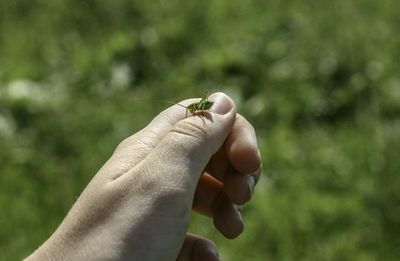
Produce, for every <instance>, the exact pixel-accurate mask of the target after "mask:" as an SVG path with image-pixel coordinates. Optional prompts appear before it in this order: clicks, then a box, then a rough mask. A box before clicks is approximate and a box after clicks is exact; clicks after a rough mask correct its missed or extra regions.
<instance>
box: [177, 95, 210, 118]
mask: <svg viewBox="0 0 400 261" xmlns="http://www.w3.org/2000/svg"><path fill="white" fill-rule="evenodd" d="M208 96H209V95H208V94H206V95H205V96H204V97H203V98H201V100H200V101H199V102H194V103H192V104H189V105H188V106H184V105H182V104H179V103H177V105H179V106H181V107H183V108H185V109H186V117H187V113H188V112H190V113H191V114H192V116H194V115H195V114H196V112H199V111H206V110H209V109H210V108H211V106H213V104H214V102H213V101H209V100H208Z"/></svg>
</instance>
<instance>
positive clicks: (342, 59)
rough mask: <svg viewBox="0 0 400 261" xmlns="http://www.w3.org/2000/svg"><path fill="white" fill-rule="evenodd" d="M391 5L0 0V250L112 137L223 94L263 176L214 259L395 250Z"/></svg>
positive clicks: (209, 232) (57, 204)
mask: <svg viewBox="0 0 400 261" xmlns="http://www.w3.org/2000/svg"><path fill="white" fill-rule="evenodd" d="M399 10H400V4H399V2H398V1H396V0H381V1H374V0H364V1H351V0H337V1H328V0H319V1H307V0H303V1H278V0H269V1H261V0H259V1H249V0H203V1H179V0H160V1H137V0H129V1H128V0H114V1H109V0H97V1H95V0H86V1H77V0H69V1H68V0H52V1H48V0H38V1H23V0H14V1H9V0H0V259H1V260H18V259H21V258H23V257H24V256H26V255H28V254H29V253H31V252H32V251H33V250H34V249H35V248H37V247H38V246H39V245H40V243H42V242H43V241H44V240H45V239H46V238H47V237H48V236H49V235H50V234H51V233H52V232H53V231H54V230H55V228H56V227H57V225H58V224H59V223H60V222H61V220H62V218H63V217H64V216H65V214H66V213H67V211H68V210H69V208H70V207H71V206H72V204H73V203H74V201H75V200H76V198H77V197H78V195H79V194H80V192H81V191H82V190H83V188H84V187H85V186H86V184H87V183H88V182H89V180H90V179H91V177H92V176H93V175H94V174H95V173H96V172H97V170H98V169H99V168H100V167H101V165H102V164H103V163H104V162H105V161H106V159H107V158H108V157H109V156H110V155H111V153H112V152H113V150H114V148H115V147H116V146H117V144H118V143H119V141H121V140H122V139H123V138H125V137H127V136H129V135H130V134H132V133H134V132H136V131H137V130H139V129H141V128H142V127H144V126H145V125H146V123H148V122H149V121H150V120H151V119H152V118H153V117H154V116H155V115H156V114H157V113H158V112H159V111H161V110H162V109H163V108H165V107H166V106H168V105H166V104H164V103H161V102H159V100H170V101H174V102H176V101H179V100H180V99H184V98H188V97H199V96H202V95H203V94H204V92H205V91H207V90H208V91H215V90H219V91H225V92H227V93H228V94H230V95H231V96H232V97H233V98H234V99H235V102H236V103H237V106H238V110H239V111H240V113H242V114H243V115H245V117H247V118H248V119H249V120H250V121H251V122H252V123H253V124H254V126H255V128H256V130H257V135H258V138H259V144H260V147H261V153H262V156H263V166H264V175H263V177H262V178H261V180H260V182H259V184H258V188H257V191H256V192H255V196H254V200H253V201H252V202H251V203H250V204H247V205H246V206H245V207H244V211H243V212H244V213H243V215H244V217H245V232H244V234H242V235H241V236H240V237H239V238H238V239H236V240H227V239H224V238H223V237H222V236H220V235H219V234H218V233H217V232H216V230H215V229H214V228H213V226H212V222H211V221H210V220H208V219H206V218H204V217H201V216H199V215H194V216H193V222H192V224H191V231H192V232H195V233H199V234H201V235H203V236H207V237H210V238H212V239H213V240H214V241H215V242H216V244H217V245H218V247H219V249H220V255H221V257H222V259H223V260H234V261H236V260H400V193H399V190H400V178H399V175H400V74H399V71H400V70H399V69H400V65H399V64H400V62H399V61H400V51H399V50H400V49H399V46H400V16H399V12H398V11H399Z"/></svg>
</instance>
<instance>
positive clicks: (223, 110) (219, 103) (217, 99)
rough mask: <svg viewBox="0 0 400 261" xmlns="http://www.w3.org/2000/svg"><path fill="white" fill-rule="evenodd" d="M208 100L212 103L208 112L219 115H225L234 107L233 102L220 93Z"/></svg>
mask: <svg viewBox="0 0 400 261" xmlns="http://www.w3.org/2000/svg"><path fill="white" fill-rule="evenodd" d="M210 100H211V101H213V102H214V104H213V106H212V107H211V109H210V111H212V112H215V113H218V114H221V115H224V114H227V113H228V112H230V111H231V110H232V108H233V107H234V106H235V105H234V103H233V101H232V100H231V99H230V98H229V97H228V96H227V95H226V94H224V93H222V92H217V93H215V94H213V95H211V96H210Z"/></svg>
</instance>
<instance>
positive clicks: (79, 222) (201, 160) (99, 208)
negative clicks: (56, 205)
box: [27, 93, 261, 261]
mask: <svg viewBox="0 0 400 261" xmlns="http://www.w3.org/2000/svg"><path fill="white" fill-rule="evenodd" d="M209 99H210V100H213V101H214V102H215V103H214V105H213V106H212V108H211V109H210V112H205V113H204V114H203V115H201V114H200V115H199V116H191V117H187V118H185V109H183V108H182V107H180V106H177V105H175V106H172V107H170V108H168V109H166V110H165V111H163V112H162V113H160V114H159V115H158V116H157V117H156V118H155V119H154V120H153V121H152V122H151V123H150V124H149V125H148V126H147V127H145V128H144V129H142V130H141V131H139V132H137V133H136V134H134V135H132V136H131V137H129V138H127V139H125V140H124V141H123V142H122V143H121V144H120V145H119V146H118V147H117V149H116V150H115V152H114V154H113V155H112V157H111V158H110V159H109V160H108V162H107V163H106V164H105V165H104V166H103V167H102V168H101V169H100V170H99V172H98V173H97V174H96V175H95V176H94V177H93V179H92V181H91V182H90V183H89V184H88V186H87V187H86V189H85V190H84V191H83V193H82V194H81V196H80V197H79V199H78V200H77V202H76V203H75V205H74V206H73V207H72V209H71V210H70V212H69V213H68V215H67V216H66V217H65V219H64V220H63V222H62V223H61V225H60V226H59V228H58V229H57V230H56V232H55V233H54V234H53V235H52V236H51V237H50V238H49V239H48V240H47V241H46V242H45V243H44V244H43V245H42V246H41V247H40V248H39V249H38V250H36V251H35V252H34V253H33V254H32V255H31V256H30V257H28V258H27V260H194V261H200V260H210V261H213V260H219V259H218V255H217V250H216V247H215V245H214V244H213V243H212V242H211V241H209V240H207V239H205V238H202V237H199V236H196V235H191V234H187V227H188V222H189V217H190V212H191V210H192V209H193V210H194V211H197V212H200V213H202V214H204V215H207V216H210V217H211V218H213V222H214V225H215V227H216V228H217V229H218V230H219V231H220V232H221V233H222V234H223V235H224V236H226V237H227V238H235V237H237V236H238V235H239V234H240V233H241V232H242V230H243V223H242V217H241V214H240V211H239V208H238V207H237V206H238V205H242V204H244V203H246V202H247V201H249V200H250V198H251V196H252V193H253V190H254V186H255V184H256V182H257V180H258V178H259V176H260V169H261V160H260V155H259V152H258V147H257V140H256V135H255V132H254V128H253V127H252V126H251V125H250V123H249V122H248V121H247V120H245V119H244V118H243V117H242V116H241V115H239V114H237V113H236V109H235V106H234V103H233V101H232V100H231V99H230V98H229V97H228V96H226V95H225V94H223V93H216V94H214V95H211V96H210V98H209ZM195 101H198V99H191V100H185V101H182V102H181V104H183V105H188V104H191V103H193V102H195Z"/></svg>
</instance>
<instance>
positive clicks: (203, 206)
mask: <svg viewBox="0 0 400 261" xmlns="http://www.w3.org/2000/svg"><path fill="white" fill-rule="evenodd" d="M223 192H224V190H223V185H222V183H221V182H220V181H218V180H216V179H215V178H213V177H212V176H210V175H208V174H203V175H201V177H200V180H199V182H198V183H197V188H196V192H195V194H194V199H193V210H194V211H196V212H198V213H200V214H203V215H205V216H208V217H211V218H212V217H213V215H214V213H213V206H214V205H215V200H216V199H217V198H218V197H219V196H220V195H221V194H222V193H223Z"/></svg>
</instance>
